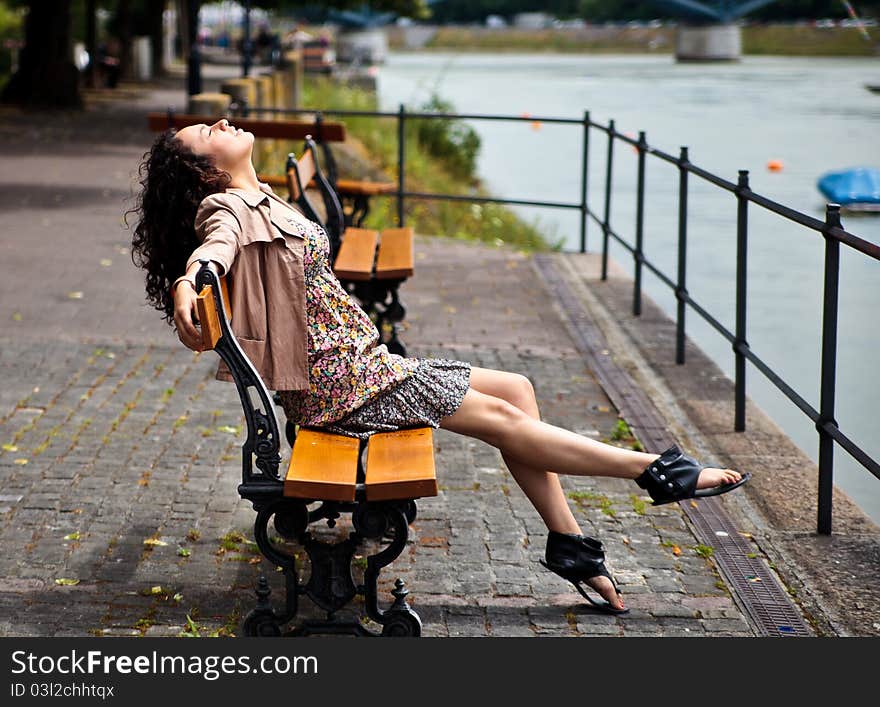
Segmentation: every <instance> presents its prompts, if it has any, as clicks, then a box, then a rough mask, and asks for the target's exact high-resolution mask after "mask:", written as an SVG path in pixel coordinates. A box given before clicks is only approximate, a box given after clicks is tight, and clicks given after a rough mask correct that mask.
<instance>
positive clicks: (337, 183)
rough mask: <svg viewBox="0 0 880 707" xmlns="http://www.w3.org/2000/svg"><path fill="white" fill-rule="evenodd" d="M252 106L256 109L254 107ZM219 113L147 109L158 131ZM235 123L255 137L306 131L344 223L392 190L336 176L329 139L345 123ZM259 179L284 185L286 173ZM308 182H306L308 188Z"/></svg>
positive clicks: (355, 221)
mask: <svg viewBox="0 0 880 707" xmlns="http://www.w3.org/2000/svg"><path fill="white" fill-rule="evenodd" d="M254 110H257V111H258V110H259V109H258V108H255V109H254ZM218 117H219V116H210V115H189V114H186V113H174V112H173V111H170V110H169V111H168V112H167V113H150V114H149V115H148V121H149V125H150V130H153V131H154V132H161V131H162V130H167V129H168V128H176V129H178V130H179V129H180V128H185V127H186V126H187V125H194V124H197V123H205V124H207V125H211V124H212V123H214V122H216V120H217V118H218ZM235 126H236V127H238V128H241V129H242V130H247V131H248V132H251V133H253V134H254V137H255V138H263V139H275V140H297V141H298V140H303V139H305V137H306V136H307V135H310V136H312V138H313V139H314V140H315V141H316V142H317V144H319V145H320V146H321V150H322V155H323V157H324V163H325V166H326V169H325V172H326V176H327V179H328V181H329V182H330V185H331V187H332V189H333V190H334V191H335V192H336V193H337V194H338V195H339V197H340V199H341V203H342V207H343V215H344V217H345V225H346V226H355V227H360V226H362V225H363V223H364V219H365V218H366V217H367V215H368V214H369V212H370V199H371V198H372V197H374V196H378V195H382V194H393V193H394V192H395V191H396V190H397V185H396V184H394V183H393V182H372V181H367V180H360V179H342V178H340V177H339V174H338V169H337V166H336V160H335V158H334V157H333V150H332V149H331V144H332V143H341V142H344V141H345V135H346V132H345V124H344V123H336V122H330V121H326V120H324V119H323V117H322V116H321V114H320V113H318V114H316V115H315V118H314V120H311V121H304V120H257V119H254V118H248V117H246V116H239V117H236V118H235ZM258 176H259V179H260V180H261V181H263V182H266V183H267V184H270V185H271V186H273V187H285V186H287V177H286V175H276V174H260V175H258ZM310 187H311V185H307V188H310Z"/></svg>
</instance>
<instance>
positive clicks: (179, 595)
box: [171, 592, 183, 602]
mask: <svg viewBox="0 0 880 707" xmlns="http://www.w3.org/2000/svg"><path fill="white" fill-rule="evenodd" d="M171 598H172V599H173V600H174V601H176V602H179V601H181V600H182V599H183V594H181V593H180V592H177V594H175V595H174V596H173V597H171Z"/></svg>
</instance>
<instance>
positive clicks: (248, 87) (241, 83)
mask: <svg viewBox="0 0 880 707" xmlns="http://www.w3.org/2000/svg"><path fill="white" fill-rule="evenodd" d="M220 91H221V92H222V93H227V94H229V96H230V97H231V98H232V100H233V101H235V102H236V103H241V102H242V101H244V102H245V103H247V105H248V106H253V105H256V103H257V86H256V83H255V82H254V80H253V79H252V78H247V79H228V80H226V81H224V82H223V83H222V84H220Z"/></svg>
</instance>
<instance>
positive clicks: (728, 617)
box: [0, 96, 753, 636]
mask: <svg viewBox="0 0 880 707" xmlns="http://www.w3.org/2000/svg"><path fill="white" fill-rule="evenodd" d="M148 98H149V97H148ZM153 101H154V103H159V99H157V98H156V97H155V96H154V97H153ZM148 103H149V101H148V100H142V101H141V102H140V103H139V104H138V106H139V109H142V108H143V109H145V107H150V106H148V105H147V104H148ZM15 117H16V116H15V115H12V114H3V115H2V116H0V132H8V131H9V129H10V128H9V125H10V121H14V119H15ZM87 118H88V116H86V117H85V118H83V117H77V116H73V117H71V118H69V120H71V121H72V133H71V134H73V135H75V134H76V130H75V128H76V124H77V123H76V121H78V120H79V121H82V120H85V119H87ZM44 120H48V119H44ZM48 123H51V121H48ZM51 127H52V126H51V124H50V125H49V128H51ZM47 129H48V128H47ZM133 134H134V137H132V138H131V139H126V140H125V141H117V143H115V144H114V145H112V146H107V145H105V144H104V143H102V142H101V136H100V135H99V134H96V133H95V132H94V131H93V132H90V133H88V135H87V137H86V138H83V139H82V140H81V141H79V142H77V141H76V138H75V137H69V138H68V139H69V140H71V141H72V142H70V143H67V144H66V146H65V148H64V149H62V150H60V154H56V153H55V151H54V150H53V146H52V145H51V144H49V142H47V141H42V142H41V141H39V140H35V142H34V145H33V146H32V147H31V149H29V150H22V149H20V146H13V147H10V148H9V149H8V150H7V151H6V152H3V151H2V150H0V154H2V155H3V156H2V160H0V186H2V187H4V188H3V189H0V193H3V192H4V191H5V190H6V187H7V186H9V185H14V184H18V183H22V180H24V181H25V182H27V181H28V180H30V181H31V182H32V183H33V184H35V185H36V184H39V185H40V189H41V191H40V192H39V193H40V194H42V195H43V197H41V198H49V197H48V196H45V195H50V194H51V193H52V192H53V191H54V190H56V189H58V190H63V189H64V188H68V187H70V186H71V185H72V184H76V183H83V184H86V183H87V184H90V185H91V187H90V189H94V190H98V191H96V192H95V194H101V193H103V192H102V190H112V189H117V190H118V187H119V183H120V180H122V181H124V179H125V178H127V177H126V175H128V176H129V177H130V172H131V171H132V170H134V168H135V167H136V164H137V158H138V157H139V155H140V154H141V153H142V152H143V150H144V149H145V147H146V146H147V145H148V144H149V135H148V134H147V133H146V131H143V132H142V134H140V135H137V134H135V133H133ZM3 149H4V150H5V149H6V148H5V147H4V148H3ZM41 165H42V166H41ZM120 172H123V176H122V177H120V176H119V173H120ZM22 175H30V176H29V177H23V176H22ZM64 193H65V194H67V196H66V197H65V198H64V199H63V200H62V202H61V203H58V204H55V205H54V206H53V207H52V212H51V214H50V215H49V216H47V215H46V214H47V209H48V206H47V204H46V203H45V202H44V201H41V200H37V201H36V202H34V201H33V199H32V198H31V197H32V193H31V191H30V190H29V189H27V188H20V189H19V191H18V192H15V194H12V195H10V193H9V192H8V191H6V196H5V197H3V198H4V199H5V200H6V201H5V202H3V204H2V206H3V218H4V222H5V223H6V224H7V225H10V224H11V225H12V226H13V228H11V229H4V231H3V235H2V236H0V248H2V251H0V252H2V255H3V256H4V257H3V259H2V262H3V263H4V265H3V266H2V275H3V277H2V278H0V282H2V283H3V284H2V285H0V287H2V298H0V321H2V322H3V324H2V327H0V376H2V380H3V386H0V444H2V445H3V447H2V449H0V547H2V548H3V552H2V555H0V635H12V636H29V635H39V636H47V635H48V636H81V635H88V634H94V635H135V636H136V635H148V636H150V635H178V634H180V633H181V632H190V633H194V632H198V633H199V634H200V635H208V634H211V633H216V632H219V633H220V634H221V635H222V634H229V633H236V634H237V633H239V623H240V619H241V617H242V616H243V614H245V613H246V612H247V611H248V610H249V609H250V607H251V606H253V603H254V595H253V591H252V589H253V585H254V581H255V578H256V576H257V575H258V574H259V573H260V572H266V573H267V574H268V575H269V577H270V582H271V584H272V586H273V589H275V590H280V588H281V575H280V574H277V573H275V572H274V571H273V568H272V567H270V566H268V563H267V562H266V561H265V560H262V559H261V557H260V555H259V554H258V553H257V551H256V547H255V545H254V544H253V543H252V542H251V540H252V531H251V528H252V523H253V518H254V513H253V510H252V509H251V507H250V504H248V503H245V502H242V501H241V500H240V499H239V498H238V495H237V493H236V485H237V483H238V480H239V477H240V473H241V471H240V469H241V466H240V453H239V445H240V442H241V437H242V435H241V427H242V424H243V418H242V416H241V414H240V404H239V401H238V397H237V394H236V391H235V388H234V386H232V385H230V384H228V383H222V382H219V381H215V380H214V378H213V373H214V370H215V368H216V356H215V355H214V354H211V353H206V354H202V355H196V354H192V353H191V352H189V351H187V350H186V349H184V348H183V347H182V346H181V345H179V344H177V343H176V340H175V339H174V338H173V337H172V336H171V335H170V334H169V333H168V331H167V328H166V327H165V325H164V324H163V323H162V322H161V321H160V319H159V317H158V315H157V314H156V313H155V312H150V311H148V310H147V309H146V308H145V307H143V306H140V303H141V301H142V293H141V287H142V285H141V281H142V278H141V276H140V275H139V274H138V273H137V272H136V271H135V270H134V268H133V267H132V266H131V264H130V263H129V262H128V259H127V257H125V253H124V252H123V251H124V249H125V247H126V243H127V238H128V235H127V233H126V232H125V231H124V230H122V229H121V228H120V224H119V218H120V209H119V208H118V204H116V205H109V206H108V205H107V204H106V203H104V202H103V201H102V200H101V199H99V198H97V197H96V198H94V199H92V198H91V197H90V198H87V199H81V198H79V197H77V195H76V194H73V193H72V192H64ZM89 193H90V194H91V192H89ZM16 194H17V196H16ZM93 196H94V195H93ZM68 197H69V198H68ZM46 218H51V224H50V227H47V226H46V225H45V219H46ZM53 224H54V226H56V227H57V228H53V227H52V225H53ZM41 240H42V243H41ZM417 252H418V259H419V260H418V263H417V276H416V278H415V279H414V280H413V281H411V282H409V283H407V284H406V285H405V287H404V290H403V295H404V299H405V301H406V304H407V306H408V311H409V315H408V322H407V329H406V331H405V332H404V334H403V338H404V340H405V341H406V343H407V345H408V347H409V354H410V355H412V356H443V357H451V358H459V359H463V360H467V361H470V362H471V363H472V364H474V365H476V366H482V367H487V368H496V369H502V370H508V371H515V372H519V373H523V374H525V375H527V376H528V377H529V378H530V379H531V380H532V382H533V383H534V385H535V388H536V392H537V395H538V399H539V403H540V406H541V411H542V416H543V418H544V419H545V420H547V421H548V422H551V423H554V424H559V425H561V426H564V427H566V428H568V429H572V430H575V431H577V432H579V433H581V434H584V435H587V436H590V437H593V438H596V439H608V438H610V437H611V436H612V435H613V433H614V430H615V425H616V423H617V414H616V411H615V410H614V409H613V408H612V406H611V404H610V403H609V401H608V399H607V397H606V396H605V394H604V393H603V391H602V390H601V388H600V387H599V385H598V384H597V382H596V380H595V378H594V377H593V375H592V374H591V372H590V371H589V370H588V369H587V368H586V367H585V365H584V363H583V361H582V359H581V357H580V356H579V354H578V352H577V351H576V349H575V348H574V346H573V344H572V342H571V340H570V338H569V337H568V335H567V333H566V330H565V327H564V326H563V323H562V322H561V321H560V319H559V315H558V314H556V313H555V311H554V309H553V308H552V307H550V306H548V304H547V301H546V293H545V290H544V286H543V284H542V282H541V281H540V279H539V276H538V275H537V273H536V271H535V270H534V269H533V267H532V265H531V261H530V257H529V256H526V255H523V254H520V253H517V252H515V251H514V250H511V249H509V248H494V247H487V246H482V245H476V244H470V243H465V242H460V241H454V240H449V239H445V238H423V237H420V238H419V239H418V244H417ZM41 256H45V257H42V258H41ZM38 258H41V259H40V260H39V261H38V260H37V259H38ZM107 260H110V261H112V262H111V263H110V264H109V265H105V264H104V263H105V262H106V261H107ZM11 283H15V287H12V285H11ZM77 292H79V293H81V295H80V296H77V295H76V294H75V293H77ZM279 414H281V413H280V411H279ZM435 444H436V450H437V468H438V478H439V483H440V494H439V495H438V496H437V497H435V498H428V499H422V500H420V501H419V503H418V509H419V511H418V517H417V519H416V521H415V522H414V523H413V526H412V534H411V538H410V540H411V542H410V544H409V545H408V547H407V548H406V550H405V551H404V553H403V554H402V555H401V556H400V558H398V560H397V561H395V562H394V564H393V565H391V567H389V568H387V569H386V570H385V572H384V573H383V578H382V581H381V583H380V588H381V589H382V590H383V591H382V594H381V598H382V600H383V601H387V599H388V598H389V595H388V592H387V590H388V589H390V586H391V584H392V583H393V580H394V579H395V578H397V577H401V578H403V579H405V580H406V582H407V587H408V589H409V590H410V592H411V595H410V601H411V604H412V605H413V607H414V608H415V609H416V610H417V611H418V612H419V614H420V615H421V618H422V622H423V625H424V634H425V635H429V636H447V635H449V636H459V635H477V636H485V635H491V636H535V635H564V636H597V635H623V636H645V635H650V636H653V635H665V636H671V635H675V636H702V635H707V634H708V635H737V636H739V635H753V631H752V629H751V628H750V626H749V625H748V624H747V622H746V621H745V619H744V618H743V616H742V614H741V613H740V612H739V610H738V609H737V608H736V606H735V604H734V602H733V600H732V599H731V596H730V594H729V592H728V590H727V588H726V587H725V586H724V584H723V582H722V581H721V580H720V577H719V575H718V574H717V573H716V571H715V569H714V567H713V563H712V560H711V559H707V558H705V557H703V556H702V554H701V549H702V548H701V547H700V546H699V545H698V541H697V540H696V538H695V536H694V533H693V531H692V529H691V528H690V527H689V525H688V523H687V521H686V520H685V517H684V515H683V513H682V511H681V510H680V509H679V508H678V506H677V505H675V504H673V505H670V506H662V507H658V508H654V507H652V506H650V505H648V504H646V503H645V496H644V495H643V493H642V492H641V490H640V489H638V487H636V486H635V485H634V484H632V483H630V482H624V481H620V480H614V479H600V478H585V477H563V483H564V486H565V489H566V491H567V493H568V495H569V502H570V504H571V506H572V508H573V510H574V512H575V514H576V516H577V518H578V520H579V521H580V522H581V524H582V528H583V530H584V532H585V533H587V534H590V535H594V536H597V537H599V538H601V539H602V540H603V542H604V543H605V545H606V548H607V551H608V560H609V565H610V567H611V569H612V570H613V571H614V573H615V576H616V578H617V579H618V581H619V583H620V585H621V590H622V592H623V593H624V596H625V599H626V602H627V605H628V606H629V607H630V609H631V611H630V614H629V615H626V616H622V617H610V616H604V615H599V614H596V613H595V612H593V611H591V610H590V609H588V608H587V607H586V606H585V604H584V602H583V600H582V599H581V598H580V596H579V595H578V594H576V593H575V592H574V590H573V588H572V587H571V585H569V584H567V583H565V582H564V581H562V580H561V579H559V578H558V577H556V576H555V575H553V574H551V573H550V572H548V571H547V570H545V569H544V568H543V567H542V566H540V565H539V564H538V562H537V560H538V558H539V557H541V556H542V553H543V548H544V541H545V537H546V529H545V527H544V525H543V523H542V522H541V520H540V518H539V516H538V515H537V513H536V512H535V511H534V509H533V508H532V507H531V505H530V504H529V502H528V500H527V499H526V497H525V496H524V494H523V493H522V492H521V491H520V489H519V488H518V487H517V486H516V484H515V482H514V481H513V480H512V478H511V476H510V475H509V473H508V472H507V471H506V469H505V467H504V464H503V461H502V459H501V456H500V454H499V453H498V452H497V450H495V449H493V448H492V447H490V446H488V445H486V444H483V443H482V442H479V441H477V440H473V439H470V438H467V437H463V436H459V435H455V434H453V433H450V432H447V431H445V430H438V431H437V433H436V435H435ZM326 532H328V533H344V532H346V526H345V524H344V523H340V525H339V526H337V528H335V529H334V530H332V531H330V530H329V529H328V530H327V531H326ZM274 598H275V601H276V602H277V601H279V600H280V591H275V593H274ZM303 603H304V604H305V606H304V609H305V612H304V613H305V614H306V615H309V613H310V612H313V610H311V609H310V608H309V602H308V601H307V600H304V601H303Z"/></svg>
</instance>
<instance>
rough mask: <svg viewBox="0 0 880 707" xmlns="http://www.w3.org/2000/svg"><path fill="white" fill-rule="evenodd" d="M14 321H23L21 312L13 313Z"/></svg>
mask: <svg viewBox="0 0 880 707" xmlns="http://www.w3.org/2000/svg"><path fill="white" fill-rule="evenodd" d="M12 321H14V322H20V321H21V312H14V313H13V315H12Z"/></svg>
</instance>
